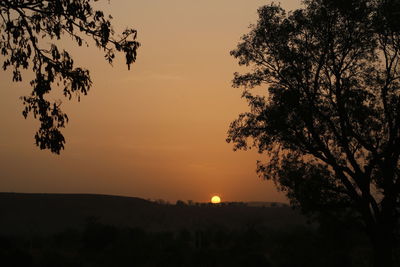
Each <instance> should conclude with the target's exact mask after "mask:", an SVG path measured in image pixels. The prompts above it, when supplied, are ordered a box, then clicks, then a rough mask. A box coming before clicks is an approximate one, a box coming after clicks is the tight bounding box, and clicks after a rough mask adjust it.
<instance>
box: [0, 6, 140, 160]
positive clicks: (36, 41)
mask: <svg viewBox="0 0 400 267" xmlns="http://www.w3.org/2000/svg"><path fill="white" fill-rule="evenodd" d="M96 1H97V0H54V1H48V0H5V1H0V51H1V56H2V57H1V59H2V60H3V64H2V67H3V69H4V70H7V69H11V70H12V80H13V81H15V82H20V81H22V75H21V70H22V69H31V70H32V71H33V73H34V79H33V80H31V81H30V85H31V86H32V92H31V94H30V95H28V96H24V97H21V99H22V100H23V104H24V106H25V108H24V110H23V112H22V114H23V116H24V117H25V118H26V117H27V116H28V115H29V114H32V115H33V116H34V117H35V118H36V119H38V120H39V121H40V128H39V130H38V131H37V132H36V134H35V140H36V145H37V146H39V147H40V148H41V149H50V150H51V151H52V152H54V153H57V154H59V153H60V151H61V150H62V149H64V144H65V138H64V136H63V135H62V133H61V129H62V128H64V127H65V125H66V123H67V122H68V116H67V114H65V113H64V112H63V111H62V109H61V101H51V100H48V99H46V96H47V95H48V94H49V93H50V92H51V91H52V90H53V89H56V88H57V89H60V90H62V92H63V94H64V96H65V97H67V98H68V99H71V98H72V97H77V98H78V100H79V98H80V96H81V95H82V94H83V95H86V94H87V92H88V91H89V89H90V87H91V85H92V81H91V79H90V75H89V71H88V70H86V69H83V68H81V67H78V66H76V65H75V64H74V60H73V58H72V56H71V55H70V53H68V51H66V50H61V49H60V48H59V46H58V45H57V44H56V42H55V40H60V39H66V38H67V37H71V39H72V40H73V41H74V42H75V43H76V44H77V45H78V46H82V45H87V46H88V44H89V43H88V40H92V41H94V44H95V46H97V47H98V48H100V49H102V50H103V51H104V53H105V59H106V60H107V61H108V62H109V63H110V64H111V63H112V62H113V60H114V58H115V53H116V52H123V53H124V54H125V58H126V64H127V65H128V68H130V66H131V64H132V63H133V62H135V60H136V51H137V49H138V47H139V45H140V44H139V42H137V41H136V35H137V32H136V30H134V29H126V30H125V31H123V32H122V35H121V36H119V37H116V36H115V35H116V34H115V32H114V30H113V28H112V24H111V20H112V17H111V16H106V15H105V14H104V13H103V11H101V10H95V9H94V8H93V3H94V2H96ZM45 40H46V42H45ZM47 43H50V45H46V44H47Z"/></svg>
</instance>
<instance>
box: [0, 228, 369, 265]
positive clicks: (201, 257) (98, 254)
mask: <svg viewBox="0 0 400 267" xmlns="http://www.w3.org/2000/svg"><path fill="white" fill-rule="evenodd" d="M338 232H341V233H343V230H340V231H338ZM338 232H336V231H335V232H332V233H331V235H329V236H328V235H326V234H323V233H320V232H319V231H318V230H316V229H314V228H312V227H305V226H302V227H300V226H298V227H290V228H282V229H279V230H277V229H274V230H272V229H268V228H264V227H261V226H245V225H243V227H242V228H238V229H229V228H225V227H222V226H221V225H212V226H206V223H205V224H204V225H202V226H200V227H198V228H191V229H186V228H180V229H176V230H174V231H148V230H146V229H143V228H121V227H115V226H113V225H105V224H102V223H99V222H90V223H88V224H87V225H86V227H85V228H84V229H82V230H76V229H68V230H65V231H62V232H59V233H56V234H53V235H49V236H43V237H40V236H35V237H32V236H31V235H29V236H19V237H16V236H7V237H2V236H0V241H1V242H0V256H1V258H2V262H3V263H4V264H5V266H24V267H29V266H219V267H222V266H238V267H239V266H254V267H258V266H265V267H267V266H274V267H285V266H299V267H300V266H307V267H314V266H327V267H339V266H340V267H341V266H349V267H350V266H353V267H366V266H369V265H368V263H369V260H370V257H369V255H368V254H369V251H370V249H369V248H368V247H366V246H365V244H363V242H362V241H363V239H362V238H360V237H359V236H357V235H356V234H354V232H345V234H346V235H344V234H343V235H338V234H337V233H338ZM327 237H328V238H327ZM343 240H346V241H347V245H346V246H345V247H343V246H340V245H339V244H340V243H341V242H343ZM349 244H351V245H349ZM349 247H351V249H352V251H353V252H354V253H352V254H348V255H347V254H346V249H349Z"/></svg>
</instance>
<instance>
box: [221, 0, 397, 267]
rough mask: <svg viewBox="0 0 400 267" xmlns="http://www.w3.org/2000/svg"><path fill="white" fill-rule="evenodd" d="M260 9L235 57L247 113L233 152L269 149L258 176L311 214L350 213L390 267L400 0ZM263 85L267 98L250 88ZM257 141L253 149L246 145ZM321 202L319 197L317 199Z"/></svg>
mask: <svg viewBox="0 0 400 267" xmlns="http://www.w3.org/2000/svg"><path fill="white" fill-rule="evenodd" d="M303 4H304V8H302V9H297V10H294V11H293V12H290V13H286V12H285V11H284V10H283V9H282V8H281V7H280V6H278V5H274V4H272V5H269V6H264V7H261V8H260V9H259V10H258V13H259V21H258V23H257V24H256V25H253V26H251V30H250V33H248V34H246V35H244V36H243V38H242V41H241V42H240V43H239V45H238V47H237V48H236V49H235V50H233V51H232V52H231V54H232V55H233V56H234V57H235V58H237V59H238V60H239V64H240V65H245V66H248V67H251V71H250V72H248V73H246V74H238V73H235V78H234V80H233V84H234V86H236V87H239V86H242V87H244V91H243V97H244V98H245V99H246V100H247V101H248V104H249V106H250V111H249V112H246V113H243V114H241V115H240V116H239V118H238V119H237V120H235V121H234V122H232V124H231V126H230V129H229V131H228V139H227V141H228V142H233V143H234V145H235V149H247V148H250V147H255V148H257V149H258V151H259V152H260V153H264V152H265V153H266V155H267V161H266V162H265V163H263V162H258V172H259V174H260V175H262V176H263V177H264V178H265V179H272V180H274V181H275V182H276V183H277V184H278V185H279V186H280V188H281V189H282V190H284V191H286V192H287V193H288V195H289V198H291V199H292V201H295V202H296V201H297V203H298V204H300V205H302V206H303V207H304V208H306V209H308V210H309V211H321V210H323V209H333V208H334V209H338V210H341V211H345V210H347V209H352V210H353V211H355V212H357V214H358V215H359V217H360V219H361V220H362V222H363V225H364V226H365V229H366V230H367V233H368V235H369V237H370V239H371V242H372V245H373V248H374V252H375V266H392V265H393V249H394V247H395V246H396V235H395V233H396V231H397V229H398V225H399V224H398V223H399V211H400V205H399V204H400V171H399V167H400V161H399V155H400V69H399V67H400V20H399V17H398V16H399V14H400V12H399V11H400V2H399V1H397V0H386V1H375V0H351V1H349V0H305V1H303ZM260 85H266V87H267V89H268V90H267V92H266V93H265V94H262V93H261V94H257V91H256V92H252V91H251V88H254V87H258V86H260ZM249 140H250V143H249ZM315 200H317V201H315Z"/></svg>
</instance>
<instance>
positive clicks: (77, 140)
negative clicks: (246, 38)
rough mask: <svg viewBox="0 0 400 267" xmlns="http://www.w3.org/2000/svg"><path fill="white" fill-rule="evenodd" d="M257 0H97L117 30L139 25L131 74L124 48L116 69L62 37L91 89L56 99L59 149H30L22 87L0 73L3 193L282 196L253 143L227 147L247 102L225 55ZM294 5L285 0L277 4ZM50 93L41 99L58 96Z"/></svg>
mask: <svg viewBox="0 0 400 267" xmlns="http://www.w3.org/2000/svg"><path fill="white" fill-rule="evenodd" d="M269 3H270V1H260V0H202V1H198V0H168V1H165V0H151V1H149V0H135V1H132V0H112V1H110V2H108V1H106V0H101V1H100V3H99V4H97V7H98V8H100V9H102V10H103V11H105V13H106V14H111V15H112V16H113V17H114V19H113V23H114V28H115V30H116V31H117V32H118V31H119V32H121V31H122V30H124V29H125V28H126V27H132V28H135V29H136V30H137V31H138V41H139V42H141V44H142V46H141V47H140V49H139V51H138V58H137V62H136V63H134V64H133V65H132V68H131V70H130V71H128V70H127V66H126V65H125V64H124V59H123V57H122V55H120V56H119V57H117V59H116V61H115V62H114V64H113V66H110V65H109V64H108V63H106V62H105V60H104V57H103V54H102V53H101V51H99V50H97V49H96V48H95V47H94V45H92V46H91V47H89V48H85V47H76V46H74V45H72V43H71V42H70V41H68V40H64V42H63V43H62V45H63V46H64V47H66V49H68V50H69V51H70V52H71V54H72V56H73V57H74V60H75V63H76V64H77V66H78V65H79V66H82V67H84V68H87V69H89V70H90V74H91V78H92V80H93V87H92V89H91V90H90V91H89V94H88V95H87V96H84V97H82V98H81V101H80V102H78V101H77V100H72V101H68V100H67V99H62V101H63V102H62V103H63V104H62V108H63V110H64V111H65V112H66V113H67V114H68V116H69V118H70V122H69V123H68V125H67V127H66V128H65V129H64V131H63V133H64V136H65V138H66V140H67V142H66V148H65V150H63V151H62V152H61V155H54V154H51V153H50V152H49V151H47V150H40V149H39V148H37V147H36V146H35V145H34V133H35V131H36V130H37V128H38V123H37V121H35V120H34V119H32V118H28V119H27V120H25V119H24V118H23V116H22V109H23V106H22V102H21V101H20V100H19V97H20V96H24V95H28V94H29V93H30V90H31V88H30V86H29V81H30V77H32V76H31V74H30V73H29V72H27V73H24V76H23V81H22V82H21V83H13V82H11V79H12V76H11V73H10V72H4V71H2V72H0V88H1V89H0V125H1V127H0V191H1V192H27V193H28V192H29V193H96V194H111V195H123V196H135V197H141V198H145V199H152V200H155V199H164V200H167V201H170V202H175V201H176V200H185V201H186V200H193V201H199V202H205V201H209V200H210V198H211V196H213V195H215V194H217V195H219V196H221V198H222V200H223V201H280V202H287V200H286V199H285V196H284V195H283V194H282V193H281V192H278V191H277V190H276V188H275V185H274V184H273V183H272V182H271V181H263V180H262V179H261V178H259V177H258V176H257V174H256V172H255V170H256V160H264V159H265V156H263V155H260V154H257V153H256V151H236V152H234V151H233V149H232V148H233V146H232V144H228V143H226V141H225V139H226V137H227V130H228V127H229V124H230V122H231V121H233V120H234V119H235V118H236V117H237V116H238V115H239V114H240V113H241V112H245V111H247V110H248V107H247V105H246V102H245V101H244V99H241V97H240V96H241V89H238V88H232V86H231V81H232V78H233V73H234V72H235V71H239V72H240V71H241V70H242V71H244V70H243V69H242V68H241V67H239V66H238V64H237V61H236V60H235V59H234V58H233V57H231V56H230V55H229V51H231V50H233V49H234V48H235V46H236V45H237V43H238V42H239V41H240V37H241V36H242V35H243V34H245V33H247V32H248V31H249V29H248V26H249V25H250V24H251V23H256V21H257V8H259V7H260V6H262V5H265V4H269ZM299 3H300V1H297V0H283V1H281V5H282V6H283V7H284V8H286V9H289V10H290V9H294V8H297V7H299V6H300V4H299ZM58 98H59V95H57V93H55V94H52V95H51V98H50V99H58Z"/></svg>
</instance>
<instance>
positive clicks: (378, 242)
mask: <svg viewBox="0 0 400 267" xmlns="http://www.w3.org/2000/svg"><path fill="white" fill-rule="evenodd" d="M373 235H374V236H373V237H372V248H373V252H374V265H373V266H374V267H393V266H394V257H393V256H394V255H393V250H394V242H393V236H392V231H391V229H388V228H386V227H384V226H380V227H379V229H378V230H377V231H375V233H374V234H373Z"/></svg>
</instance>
